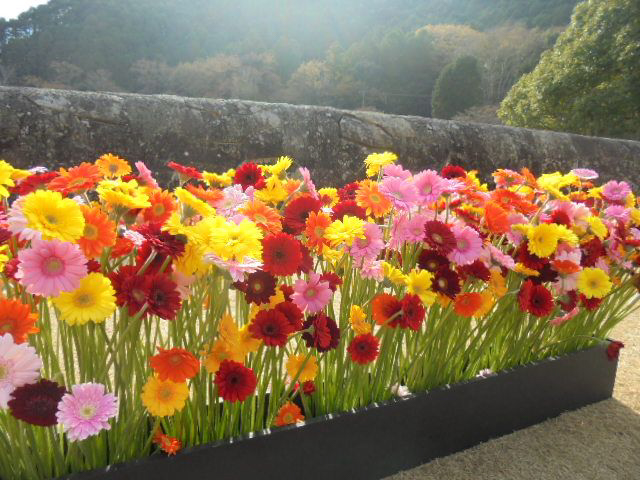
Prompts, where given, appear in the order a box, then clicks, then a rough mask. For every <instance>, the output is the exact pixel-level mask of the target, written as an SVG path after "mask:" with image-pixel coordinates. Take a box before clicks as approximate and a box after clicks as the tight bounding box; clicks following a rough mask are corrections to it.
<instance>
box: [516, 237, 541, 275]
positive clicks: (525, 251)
mask: <svg viewBox="0 0 640 480" xmlns="http://www.w3.org/2000/svg"><path fill="white" fill-rule="evenodd" d="M514 256H515V257H516V259H517V260H518V262H519V263H521V264H522V265H524V266H525V267H527V268H529V269H531V270H542V268H544V266H545V265H546V264H547V262H548V260H547V259H546V258H540V257H538V256H537V255H535V254H534V253H531V250H530V249H529V242H526V241H525V242H523V243H522V244H521V245H520V247H518V250H517V251H516V253H515V255H514Z"/></svg>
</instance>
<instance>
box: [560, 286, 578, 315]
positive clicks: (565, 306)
mask: <svg viewBox="0 0 640 480" xmlns="http://www.w3.org/2000/svg"><path fill="white" fill-rule="evenodd" d="M556 301H557V303H558V305H560V308H561V309H562V310H563V311H564V312H570V311H571V310H573V309H574V308H576V307H577V306H578V293H577V292H576V291H575V290H570V291H568V292H567V293H566V294H565V295H564V298H558V300H556Z"/></svg>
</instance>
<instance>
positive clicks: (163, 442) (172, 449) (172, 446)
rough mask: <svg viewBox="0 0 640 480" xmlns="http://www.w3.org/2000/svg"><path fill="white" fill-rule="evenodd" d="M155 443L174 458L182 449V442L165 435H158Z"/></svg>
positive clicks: (154, 440)
mask: <svg viewBox="0 0 640 480" xmlns="http://www.w3.org/2000/svg"><path fill="white" fill-rule="evenodd" d="M153 443H155V444H156V445H158V446H159V447H160V450H162V451H163V452H165V453H166V454H167V455H169V456H172V455H175V454H176V453H178V452H179V451H180V449H181V448H182V442H181V441H180V440H178V439H177V438H176V437H170V436H169V435H165V434H163V433H160V434H158V435H157V436H155V437H154V438H153Z"/></svg>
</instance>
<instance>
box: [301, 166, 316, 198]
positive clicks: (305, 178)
mask: <svg viewBox="0 0 640 480" xmlns="http://www.w3.org/2000/svg"><path fill="white" fill-rule="evenodd" d="M298 172H300V175H302V183H303V184H304V186H305V187H306V189H307V191H308V192H309V193H310V194H311V196H312V197H313V198H318V192H317V191H316V186H315V184H314V183H313V180H311V173H309V169H308V168H304V167H300V168H298Z"/></svg>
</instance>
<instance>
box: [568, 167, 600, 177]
mask: <svg viewBox="0 0 640 480" xmlns="http://www.w3.org/2000/svg"><path fill="white" fill-rule="evenodd" d="M571 173H573V174H574V175H575V176H576V177H578V178H580V179H582V180H595V179H596V178H598V172H596V171H595V170H591V169H590V168H574V169H573V170H571Z"/></svg>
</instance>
